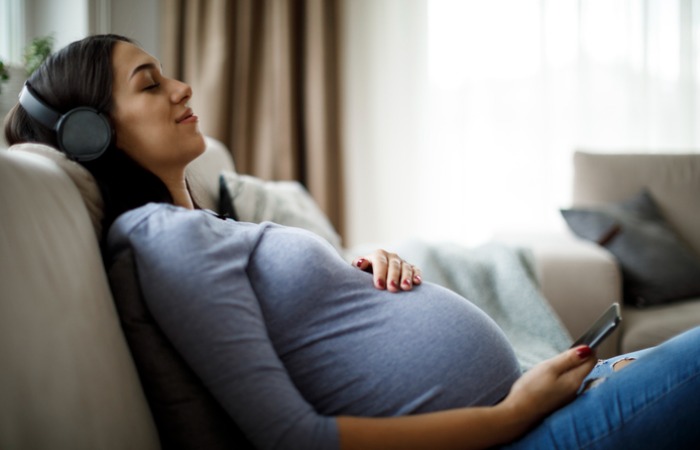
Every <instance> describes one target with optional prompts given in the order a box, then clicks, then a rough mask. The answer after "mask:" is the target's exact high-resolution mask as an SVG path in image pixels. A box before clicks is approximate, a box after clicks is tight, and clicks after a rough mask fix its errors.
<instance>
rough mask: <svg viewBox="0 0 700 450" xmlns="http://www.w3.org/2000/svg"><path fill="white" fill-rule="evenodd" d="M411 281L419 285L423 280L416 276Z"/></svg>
mask: <svg viewBox="0 0 700 450" xmlns="http://www.w3.org/2000/svg"><path fill="white" fill-rule="evenodd" d="M413 279H414V280H415V282H416V283H421V282H422V281H423V279H422V278H421V277H420V275H416V276H415V277H413Z"/></svg>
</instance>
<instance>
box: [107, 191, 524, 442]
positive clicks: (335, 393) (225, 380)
mask: <svg viewBox="0 0 700 450" xmlns="http://www.w3.org/2000/svg"><path fill="white" fill-rule="evenodd" d="M108 242H109V245H110V247H112V248H115V247H119V246H131V247H132V248H133V250H134V255H135V258H136V265H137V270H138V276H139V279H140V283H141V288H142V290H143V294H144V298H145V301H146V303H147V305H148V307H149V309H150V310H151V312H152V314H153V315H154V317H155V319H156V320H157V322H158V324H159V325H160V327H161V328H162V329H163V331H164V332H165V334H166V335H167V336H168V338H169V339H170V340H171V341H172V343H173V345H174V346H175V348H176V349H177V350H178V351H179V352H180V353H181V354H182V356H183V357H184V358H185V360H186V361H187V362H188V364H189V365H190V366H191V367H192V369H193V370H194V371H195V372H196V373H197V374H198V376H199V377H200V378H201V379H202V381H203V382H204V384H205V385H206V386H207V388H208V389H209V390H210V391H211V392H212V393H213V395H214V396H215V397H216V398H217V399H218V400H219V402H220V403H221V404H222V405H223V406H224V408H225V409H226V410H227V411H228V413H229V414H230V415H231V417H232V418H233V420H235V421H236V423H237V424H238V425H239V427H240V428H241V429H242V430H243V431H244V432H245V433H246V434H247V436H248V438H249V439H250V440H251V441H252V442H253V443H255V444H256V446H258V447H259V448H304V449H326V448H337V447H338V445H339V444H338V436H337V428H336V424H335V419H334V416H335V415H340V414H343V415H359V416H392V415H404V414H414V413H420V412H428V411H437V410H444V409H449V408H455V407H461V406H470V405H490V404H494V403H496V402H497V401H498V400H500V399H501V398H503V397H504V396H505V395H506V394H507V393H508V390H509V389H510V386H511V385H512V383H513V382H514V381H515V380H516V379H517V378H518V376H519V375H520V371H519V368H518V367H519V366H518V362H517V360H516V358H515V355H514V353H513V351H512V348H511V346H510V344H509V343H508V341H507V340H506V338H505V336H504V335H503V333H502V332H501V330H500V329H499V328H498V326H497V325H496V324H495V323H494V322H493V321H492V320H491V319H490V318H488V316H486V315H485V314H484V313H483V312H482V311H481V310H479V309H478V308H476V307H475V306H474V305H472V304H471V303H470V302H469V301H467V300H465V299H464V298H462V297H460V296H458V295H457V294H455V293H453V292H451V291H449V290H447V289H444V288H442V287H440V286H437V285H434V284H430V283H423V284H422V285H419V286H416V287H414V289H413V290H412V291H408V292H401V293H398V294H392V293H389V292H387V291H380V290H377V289H375V288H374V286H373V284H372V276H371V275H370V274H368V273H365V272H362V271H360V270H359V269H356V268H354V267H352V266H350V265H349V264H348V263H347V262H346V261H344V260H343V259H342V258H341V257H340V256H339V255H338V253H337V252H336V250H335V249H334V248H333V247H332V246H331V245H330V244H328V243H327V242H326V241H324V240H323V239H322V238H320V237H318V236H316V235H315V234H313V233H310V232H307V231H304V230H301V229H297V228H289V227H282V226H279V225H275V224H271V223H263V224H250V223H241V222H235V221H232V220H221V219H219V218H217V217H215V216H213V215H211V214H209V213H207V212H204V211H188V210H185V209H182V208H178V207H174V206H171V205H164V204H158V205H156V204H149V205H146V206H144V207H142V208H139V209H137V210H133V211H131V212H129V213H126V214H124V215H123V216H121V217H120V218H119V219H118V220H117V221H116V222H115V224H114V225H113V227H112V229H111V230H110V234H109V240H108Z"/></svg>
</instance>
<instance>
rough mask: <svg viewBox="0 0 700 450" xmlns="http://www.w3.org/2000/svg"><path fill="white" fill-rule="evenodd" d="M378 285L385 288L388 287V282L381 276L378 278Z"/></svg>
mask: <svg viewBox="0 0 700 450" xmlns="http://www.w3.org/2000/svg"><path fill="white" fill-rule="evenodd" d="M377 285H379V287H380V288H382V289H384V288H385V287H386V283H385V282H384V280H382V279H381V278H380V279H379V280H377Z"/></svg>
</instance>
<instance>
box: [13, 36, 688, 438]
mask: <svg viewBox="0 0 700 450" xmlns="http://www.w3.org/2000/svg"><path fill="white" fill-rule="evenodd" d="M191 96H192V91H191V89H190V87H189V86H188V85H186V84H184V83H182V82H180V81H177V80H174V79H171V78H168V77H167V76H166V75H164V74H163V73H162V71H161V66H160V64H159V62H158V61H157V60H156V59H155V58H154V57H153V56H151V55H149V54H148V53H146V52H145V51H144V50H143V49H142V48H140V47H139V46H138V45H136V44H135V43H133V42H132V41H131V40H129V39H127V38H125V37H122V36H115V35H101V36H91V37H88V38H85V39H83V40H81V41H78V42H75V43H73V44H71V45H69V46H67V47H66V48H64V49H63V50H61V51H60V52H58V53H56V54H55V55H52V56H51V57H50V58H49V59H48V60H47V61H46V62H45V63H44V64H43V65H42V67H41V68H40V69H39V70H37V71H36V72H35V73H34V74H32V76H31V77H30V79H29V80H27V84H26V86H25V89H24V91H23V93H22V95H21V97H20V102H19V104H18V105H16V106H15V107H14V108H13V110H12V111H11V112H10V114H9V115H8V118H7V119H6V125H5V136H6V138H7V141H8V143H10V144H15V143H19V142H40V143H45V144H49V145H52V146H54V147H57V148H60V149H61V150H63V151H64V152H66V153H67V154H68V155H69V156H71V157H72V158H74V159H76V160H78V161H79V162H80V163H81V164H83V165H84V166H85V167H86V168H87V169H88V170H89V171H90V172H91V173H92V174H93V176H94V177H95V179H96V180H97V182H98V184H99V186H100V189H101V192H102V195H103V198H104V201H105V227H104V228H105V229H109V233H108V235H107V237H106V239H105V245H106V248H107V249H109V250H110V251H116V250H118V249H119V248H122V247H124V246H129V247H131V248H133V250H134V254H135V259H136V265H137V269H138V275H139V280H140V282H141V288H142V290H143V293H144V297H145V300H146V303H147V304H148V307H149V309H150V310H151V312H152V313H153V315H154V317H155V319H156V320H157V322H158V324H159V325H160V326H161V327H162V329H163V331H164V332H165V334H166V335H167V336H168V338H169V339H170V340H171V341H172V343H173V345H174V346H175V348H176V349H177V350H178V352H179V353H180V354H181V355H182V356H183V357H184V359H185V360H186V361H187V363H188V364H189V365H190V367H191V368H192V369H193V370H194V371H195V372H196V374H197V375H198V376H199V377H200V378H201V380H202V381H203V383H204V384H205V385H206V386H207V388H208V389H209V390H210V391H211V392H212V394H213V395H214V396H215V397H216V399H217V400H218V401H219V403H221V405H222V406H223V407H224V408H225V409H226V411H227V412H228V414H229V415H230V416H231V418H232V420H234V421H235V422H236V424H238V425H239V427H240V428H241V429H242V430H243V431H244V433H245V434H246V436H247V437H248V438H249V439H250V440H251V442H253V443H254V444H255V445H256V447H259V448H293V449H334V448H342V449H355V448H357V449H375V448H376V449H391V448H397V449H411V448H422V449H448V448H460V449H468V448H473V449H478V448H493V447H503V448H509V449H541V448H567V449H573V448H587V449H608V448H609V449H613V448H614V449H618V448H674V449H683V448H697V445H698V443H699V442H700V427H697V425H696V421H697V419H696V418H697V417H698V414H700V377H699V374H700V329H694V330H691V331H689V332H687V333H685V334H683V335H681V336H679V337H677V338H675V339H673V340H671V341H669V342H667V343H665V344H663V345H661V346H659V347H657V348H654V349H651V350H649V351H647V352H645V353H643V354H641V355H639V356H638V358H637V360H636V361H635V362H634V363H633V364H631V365H629V367H626V368H625V369H624V370H621V371H619V372H614V373H613V374H611V375H610V376H608V377H607V380H606V381H605V382H604V383H601V384H599V385H598V386H596V387H594V388H592V389H589V390H587V391H585V392H583V393H582V394H580V395H577V392H578V391H579V388H580V386H581V385H582V383H583V382H584V379H585V378H586V376H587V375H588V374H589V373H590V372H591V370H592V369H593V367H594V365H595V364H596V359H595V357H594V355H593V352H592V351H591V349H590V348H588V347H586V346H580V347H577V348H574V349H571V350H568V351H566V352H564V353H562V354H560V355H558V356H556V357H554V358H552V359H550V360H548V361H544V362H543V363H541V364H539V365H537V366H535V367H534V368H533V369H531V370H529V371H528V372H526V373H525V374H521V373H520V372H519V370H518V365H517V361H516V359H515V357H514V354H513V351H512V349H511V347H510V345H509V343H508V342H507V340H506V339H505V337H504V336H503V334H502V332H501V331H500V330H499V329H498V327H497V326H496V325H495V324H494V323H493V322H492V321H491V320H490V319H489V318H488V317H487V316H486V315H485V314H484V313H482V312H481V311H480V310H479V309H477V308H476V307H475V306H473V305H472V304H471V303H469V302H468V301H467V300H466V299H464V298H461V297H459V296H458V295H456V294H454V293H452V292H450V291H448V290H446V289H443V288H441V287H439V286H436V285H433V284H430V283H421V282H420V272H419V271H417V270H416V269H415V268H413V267H412V266H411V265H410V264H408V263H406V262H405V261H403V260H401V259H400V258H398V257H397V256H396V255H392V254H389V253H387V252H383V251H378V252H376V253H375V254H373V255H369V256H367V257H365V258H363V259H361V260H358V261H356V264H355V266H357V267H353V266H351V265H348V264H346V263H345V262H344V261H343V260H342V259H341V258H340V257H339V256H338V254H337V253H336V252H335V250H334V249H333V248H332V247H331V246H330V245H329V244H327V243H326V242H324V241H322V240H321V239H320V238H318V237H317V236H315V235H313V234H311V233H309V232H305V231H302V230H298V229H293V228H286V227H281V226H278V225H274V224H270V223H264V224H249V223H239V222H235V221H232V220H221V219H219V218H218V217H215V216H214V215H212V214H210V213H208V212H206V211H203V210H201V209H198V208H197V205H196V204H195V202H194V201H193V200H192V197H191V196H190V192H189V189H188V185H187V181H186V178H185V167H186V166H187V164H188V163H189V162H191V161H192V160H193V159H195V158H196V157H197V156H198V155H199V154H201V153H202V152H203V151H204V138H203V136H202V134H201V132H200V130H199V127H198V118H197V116H196V115H194V114H193V111H192V110H191V109H190V108H189V107H188V106H187V102H188V100H189V99H190V98H191ZM82 108H90V109H89V113H85V112H84V110H83V109H82ZM74 113H75V115H76V116H78V115H82V114H88V116H89V117H88V118H83V119H80V120H79V121H78V122H77V123H78V124H86V123H89V124H90V126H82V125H79V126H77V127H76V126H74V124H73V121H72V120H70V117H71V116H73V115H74ZM91 114H92V115H91ZM101 128H104V129H105V131H104V132H100V131H99V130H100V129H101ZM96 130H97V131H96ZM76 135H77V136H79V137H78V138H77V139H76ZM86 136H87V137H86ZM360 269H363V270H360ZM370 270H371V272H372V273H371V274H370V273H368V272H369V271H370Z"/></svg>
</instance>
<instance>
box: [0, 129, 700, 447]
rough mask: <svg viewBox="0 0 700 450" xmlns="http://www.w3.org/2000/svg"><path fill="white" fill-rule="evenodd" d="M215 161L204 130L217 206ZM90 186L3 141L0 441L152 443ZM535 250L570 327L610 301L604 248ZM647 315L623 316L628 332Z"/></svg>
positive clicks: (198, 177)
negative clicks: (102, 248) (106, 265)
mask: <svg viewBox="0 0 700 450" xmlns="http://www.w3.org/2000/svg"><path fill="white" fill-rule="evenodd" d="M222 170H229V171H232V170H233V163H232V161H231V158H230V156H229V153H228V150H227V149H226V148H225V147H224V146H223V145H222V144H221V143H219V142H217V141H215V140H212V139H208V140H207V151H206V152H205V153H204V154H203V155H202V156H201V157H200V158H198V159H197V160H196V161H195V162H193V163H192V165H191V167H189V168H188V171H189V173H188V175H189V180H190V184H191V188H192V190H193V194H194V195H195V197H196V200H197V201H198V203H199V204H200V205H201V206H203V207H205V208H208V209H214V210H215V209H217V205H218V195H219V174H220V172H221V171H222ZM695 179H696V180H697V177H696V178H695ZM94 192H95V186H94V180H92V179H91V178H90V177H89V176H86V175H85V173H84V172H81V171H80V170H76V166H75V163H73V162H71V161H68V160H66V159H65V158H60V157H57V156H56V152H55V151H52V149H49V148H47V147H45V146H41V145H36V144H23V145H21V146H16V147H14V148H11V149H10V150H9V151H8V150H2V151H0V258H1V259H0V358H1V360H2V361H3V368H2V370H0V448H3V449H13V450H14V449H37V448H52V449H71V450H74V449H91V450H92V449H110V448H115V449H116V448H134V449H140V450H146V449H157V448H160V446H161V441H160V439H159V435H158V430H157V428H156V424H155V423H154V418H153V414H152V411H151V410H150V409H149V404H148V402H147V400H146V396H145V394H144V388H143V385H142V384H141V382H140V379H139V374H138V372H137V369H136V367H135V363H134V358H133V355H132V354H131V353H130V350H129V346H128V344H127V342H126V339H125V336H124V333H123V330H122V329H121V327H120V320H119V317H118V314H117V310H116V309H115V306H114V300H113V295H112V292H111V291H110V286H109V282H108V278H107V276H106V273H105V269H104V266H103V262H102V260H101V253H100V247H99V244H98V238H97V236H98V235H99V232H100V230H99V212H100V208H101V199H100V198H99V196H96V195H95V194H94ZM696 192H697V189H696ZM698 229H699V228H698V227H696V228H693V229H692V230H691V231H696V230H698ZM696 242H697V241H696ZM533 248H534V250H535V254H536V255H537V258H538V271H539V274H540V278H541V281H542V288H543V292H544V293H545V296H546V297H547V298H548V299H549V300H550V302H551V304H552V306H553V307H554V309H555V311H556V312H557V314H558V315H559V316H560V318H561V319H562V321H563V322H564V323H565V325H566V326H567V328H568V330H569V331H570V332H571V334H572V335H577V334H579V333H580V332H582V331H583V330H584V329H585V328H586V327H587V326H588V325H589V324H590V323H591V322H592V321H593V320H594V319H595V318H596V317H597V316H598V315H599V314H600V312H602V311H603V310H604V309H605V306H607V305H608V304H610V303H611V302H613V301H616V300H619V298H620V293H619V290H620V274H619V271H618V269H617V265H616V262H615V260H614V258H613V257H612V256H611V255H610V254H608V253H606V252H605V251H604V250H602V249H600V248H598V247H596V246H595V245H593V244H590V243H587V242H584V241H581V240H577V239H574V238H571V237H566V238H563V239H562V241H561V245H559V244H557V243H556V242H555V241H554V240H552V239H547V240H546V241H545V244H544V245H535V246H534V247H533ZM678 307H680V308H682V305H678ZM695 311H697V309H695ZM679 313H680V314H681V315H683V310H682V309H681V310H680V311H679ZM650 314H651V316H652V319H653V315H654V314H656V313H654V312H651V313H650V312H644V313H642V314H641V315H638V317H637V318H635V319H631V318H628V317H626V318H625V320H626V326H627V330H626V333H633V332H634V330H635V328H634V327H633V325H634V324H643V323H645V321H646V322H649V319H648V318H647V317H648V316H649V315H650ZM669 314H670V313H669ZM652 322H653V320H652ZM638 326H640V325H638ZM611 342H612V344H611V343H610V342H608V343H606V345H608V346H609V347H608V348H607V350H606V349H605V348H604V349H602V352H612V351H614V347H615V345H614V342H615V341H614V340H613V341H611Z"/></svg>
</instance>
